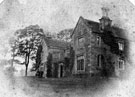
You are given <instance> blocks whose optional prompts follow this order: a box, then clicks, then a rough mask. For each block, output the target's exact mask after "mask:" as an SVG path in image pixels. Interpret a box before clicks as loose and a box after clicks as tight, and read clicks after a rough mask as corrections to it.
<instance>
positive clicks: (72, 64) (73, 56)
mask: <svg viewBox="0 0 135 97" xmlns="http://www.w3.org/2000/svg"><path fill="white" fill-rule="evenodd" d="M74 59H75V52H74V50H73V47H70V66H69V68H70V72H72V69H73V66H74Z"/></svg>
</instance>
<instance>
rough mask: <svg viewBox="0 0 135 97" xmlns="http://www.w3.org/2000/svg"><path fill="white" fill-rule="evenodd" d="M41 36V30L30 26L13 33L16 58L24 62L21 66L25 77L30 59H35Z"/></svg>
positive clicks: (35, 26)
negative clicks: (18, 57)
mask: <svg viewBox="0 0 135 97" xmlns="http://www.w3.org/2000/svg"><path fill="white" fill-rule="evenodd" d="M43 35H44V33H43V30H42V29H41V28H40V27H39V26H38V25H31V26H28V27H26V28H24V29H20V30H17V31H16V32H15V36H16V50H17V52H16V56H20V57H23V58H24V62H23V63H21V64H25V67H26V70H25V76H27V71H28V65H29V62H30V59H31V60H35V59H36V52H37V49H38V46H39V45H40V43H41V37H42V36H43Z"/></svg>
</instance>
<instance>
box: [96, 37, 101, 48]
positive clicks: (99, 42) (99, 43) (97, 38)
mask: <svg viewBox="0 0 135 97" xmlns="http://www.w3.org/2000/svg"><path fill="white" fill-rule="evenodd" d="M96 42H97V45H98V46H101V37H100V36H99V35H98V36H96Z"/></svg>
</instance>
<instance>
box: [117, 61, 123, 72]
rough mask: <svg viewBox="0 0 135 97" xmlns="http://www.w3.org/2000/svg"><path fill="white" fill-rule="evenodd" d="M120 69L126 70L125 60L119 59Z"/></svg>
mask: <svg viewBox="0 0 135 97" xmlns="http://www.w3.org/2000/svg"><path fill="white" fill-rule="evenodd" d="M118 68H119V69H120V70H124V60H123V59H119V64H118Z"/></svg>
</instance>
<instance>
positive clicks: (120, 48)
mask: <svg viewBox="0 0 135 97" xmlns="http://www.w3.org/2000/svg"><path fill="white" fill-rule="evenodd" d="M118 45H119V50H121V51H123V50H124V44H123V42H118Z"/></svg>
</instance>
